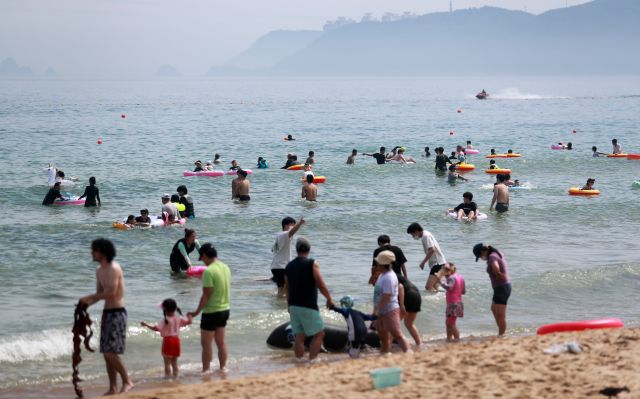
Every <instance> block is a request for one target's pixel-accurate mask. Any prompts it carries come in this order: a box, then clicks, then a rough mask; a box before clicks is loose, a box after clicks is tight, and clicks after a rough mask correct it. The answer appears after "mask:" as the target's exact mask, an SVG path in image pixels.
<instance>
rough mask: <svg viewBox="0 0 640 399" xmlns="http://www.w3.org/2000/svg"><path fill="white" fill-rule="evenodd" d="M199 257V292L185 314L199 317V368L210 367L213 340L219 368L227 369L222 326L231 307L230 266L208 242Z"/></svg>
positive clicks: (225, 346)
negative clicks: (202, 266)
mask: <svg viewBox="0 0 640 399" xmlns="http://www.w3.org/2000/svg"><path fill="white" fill-rule="evenodd" d="M200 260H202V261H203V262H204V264H205V265H207V268H206V269H205V271H204V272H203V273H202V295H201V297H200V302H199V303H198V307H197V308H196V310H194V311H193V312H189V313H187V317H190V318H193V317H196V316H197V315H198V314H200V312H202V317H201V319H200V344H201V345H202V372H203V373H207V372H209V371H210V367H211V360H212V359H213V341H214V340H215V343H216V346H217V347H218V362H219V364H220V371H221V372H222V373H226V372H227V371H228V370H227V356H228V355H227V343H226V341H225V330H226V326H227V320H229V309H230V308H231V306H230V304H231V299H230V298H231V270H230V269H229V266H227V265H226V264H224V263H222V262H221V261H220V260H219V259H218V251H216V249H215V248H214V246H213V245H211V244H210V243H206V244H203V245H202V247H201V248H200Z"/></svg>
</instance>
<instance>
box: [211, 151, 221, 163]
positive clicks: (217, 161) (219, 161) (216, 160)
mask: <svg viewBox="0 0 640 399" xmlns="http://www.w3.org/2000/svg"><path fill="white" fill-rule="evenodd" d="M213 163H214V164H216V165H218V164H221V163H222V160H221V159H220V154H218V153H216V154H215V155H214V156H213Z"/></svg>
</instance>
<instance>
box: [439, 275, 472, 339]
mask: <svg viewBox="0 0 640 399" xmlns="http://www.w3.org/2000/svg"><path fill="white" fill-rule="evenodd" d="M441 275H442V276H443V277H441V279H440V285H441V286H442V288H444V289H445V290H446V291H447V296H446V297H447V310H446V312H445V316H446V326H447V341H449V342H451V341H458V340H460V331H458V327H457V326H456V320H457V319H458V317H464V306H463V304H462V295H464V294H465V293H466V287H465V284H464V279H463V278H462V276H461V275H459V274H458V273H456V265H454V264H453V263H445V265H444V266H443V267H442V271H441Z"/></svg>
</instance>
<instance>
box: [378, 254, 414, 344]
mask: <svg viewBox="0 0 640 399" xmlns="http://www.w3.org/2000/svg"><path fill="white" fill-rule="evenodd" d="M375 260H376V264H377V265H378V266H377V267H378V270H379V271H380V276H379V277H378V280H377V281H376V285H375V287H374V290H373V314H374V315H375V316H378V320H377V321H376V328H377V330H378V336H379V337H380V353H381V354H383V355H384V354H386V353H389V352H391V340H392V338H393V340H395V342H397V343H398V345H400V348H402V351H403V352H407V351H409V343H408V342H407V340H406V338H405V337H404V334H402V329H401V328H400V318H401V317H404V315H405V313H406V311H405V307H404V295H403V294H402V292H401V291H400V290H401V289H400V284H399V283H398V277H396V274H395V273H394V272H393V269H391V265H392V264H393V262H395V260H396V256H395V255H394V254H393V252H391V251H382V252H380V253H379V254H378V256H377V257H376V259H375ZM398 296H402V298H400V300H399V298H398Z"/></svg>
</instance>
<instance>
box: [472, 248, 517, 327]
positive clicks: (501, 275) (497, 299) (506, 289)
mask: <svg viewBox="0 0 640 399" xmlns="http://www.w3.org/2000/svg"><path fill="white" fill-rule="evenodd" d="M473 254H474V255H475V257H476V262H477V261H478V259H482V260H486V261H487V273H488V274H489V278H490V279H491V287H492V288H493V298H492V302H491V312H492V313H493V317H494V318H495V319H496V324H497V325H498V335H504V333H505V331H506V330H507V301H508V300H509V297H510V296H511V279H510V278H509V264H508V263H507V260H506V259H505V257H504V255H503V254H502V252H500V251H498V250H497V249H495V248H494V247H492V246H491V245H485V244H482V243H480V244H476V245H475V246H474V247H473Z"/></svg>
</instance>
